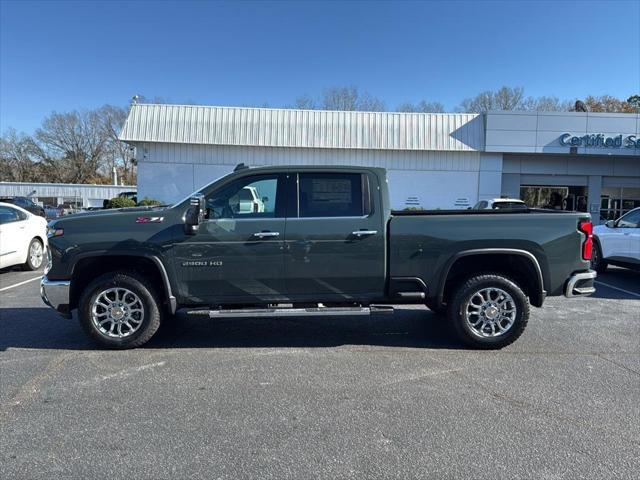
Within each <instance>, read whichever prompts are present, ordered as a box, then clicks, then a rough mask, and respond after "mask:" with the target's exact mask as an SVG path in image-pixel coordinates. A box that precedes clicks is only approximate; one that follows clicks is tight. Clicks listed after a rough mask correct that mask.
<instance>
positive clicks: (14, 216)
mask: <svg viewBox="0 0 640 480" xmlns="http://www.w3.org/2000/svg"><path fill="white" fill-rule="evenodd" d="M20 213H22V212H19V211H18V210H16V209H15V208H10V207H0V225H4V224H5V223H13V222H19V221H20V220H24V219H23V218H22V216H21V215H20ZM25 217H26V215H25Z"/></svg>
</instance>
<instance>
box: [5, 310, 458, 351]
mask: <svg viewBox="0 0 640 480" xmlns="http://www.w3.org/2000/svg"><path fill="white" fill-rule="evenodd" d="M0 331H1V334H0V351H4V350H7V349H8V348H34V349H53V350H58V349H64V350H98V349H100V347H99V346H97V345H96V344H94V343H93V342H92V341H91V340H89V339H88V338H87V337H86V336H85V334H84V332H83V331H82V329H81V328H80V326H79V324H78V322H77V321H76V320H75V319H74V320H67V319H64V318H60V317H58V316H57V315H56V314H55V313H53V312H52V311H50V309H48V308H4V309H0ZM342 345H363V346H382V347H414V348H433V349H443V348H446V349H460V348H465V347H464V346H463V345H462V344H461V343H459V342H458V341H457V340H456V338H455V337H454V335H453V334H452V333H451V332H450V331H449V328H448V326H447V322H446V320H445V319H444V318H443V317H441V316H438V315H436V314H434V313H433V312H430V311H429V310H427V309H416V308H397V309H396V312H395V314H393V315H378V314H374V315H372V316H371V317H354V316H352V317H349V316H344V317H318V318H315V317H311V318H309V317H305V318H302V317H300V318H275V319H273V318H269V319H266V318H256V319H231V318H230V319H216V320H209V319H206V318H205V319H198V318H189V317H186V316H184V315H178V316H176V317H173V318H170V319H169V320H168V321H167V322H165V324H163V325H162V327H161V328H160V330H159V331H158V332H157V333H156V335H155V336H154V337H153V338H152V339H151V341H150V342H149V343H148V344H147V345H145V346H144V347H143V348H146V349H155V348H176V349H179V348H265V347H279V348H287V347H292V348H293V347H295V348H305V347H309V348H314V347H316V348H322V347H338V346H342Z"/></svg>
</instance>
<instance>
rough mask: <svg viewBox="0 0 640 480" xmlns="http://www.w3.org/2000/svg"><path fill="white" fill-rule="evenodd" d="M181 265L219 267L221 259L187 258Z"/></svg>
mask: <svg viewBox="0 0 640 480" xmlns="http://www.w3.org/2000/svg"><path fill="white" fill-rule="evenodd" d="M181 265H182V266H183V267H221V266H222V260H187V261H184V262H182V264H181Z"/></svg>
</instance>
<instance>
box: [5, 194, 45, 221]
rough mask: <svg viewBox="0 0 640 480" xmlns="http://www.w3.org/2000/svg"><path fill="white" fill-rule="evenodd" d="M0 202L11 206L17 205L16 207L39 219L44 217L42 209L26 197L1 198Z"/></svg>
mask: <svg viewBox="0 0 640 480" xmlns="http://www.w3.org/2000/svg"><path fill="white" fill-rule="evenodd" d="M0 202H3V203H12V204H13V205H17V206H18V207H20V208H22V209H24V210H26V211H28V212H31V213H33V214H34V215H38V216H40V217H45V216H46V215H45V211H44V208H42V207H41V206H40V205H38V204H37V203H35V202H34V201H33V200H31V199H30V198H28V197H2V198H0Z"/></svg>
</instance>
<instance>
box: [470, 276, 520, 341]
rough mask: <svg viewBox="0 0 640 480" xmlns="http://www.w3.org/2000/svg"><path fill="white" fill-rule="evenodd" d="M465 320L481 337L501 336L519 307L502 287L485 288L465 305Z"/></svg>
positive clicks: (511, 323) (511, 322)
mask: <svg viewBox="0 0 640 480" xmlns="http://www.w3.org/2000/svg"><path fill="white" fill-rule="evenodd" d="M464 311H465V320H466V322H467V325H468V326H469V328H470V330H471V332H472V333H473V334H474V335H476V336H478V337H481V338H490V337H499V336H501V335H504V334H505V333H507V332H508V331H509V330H510V329H511V327H512V326H513V324H514V322H515V321H516V315H517V313H518V309H517V307H516V303H515V301H514V300H513V297H512V296H511V295H509V294H508V293H507V292H505V291H504V290H502V289H501V288H494V287H490V288H483V289H482V290H478V291H477V292H475V293H474V294H473V295H471V297H470V298H469V300H468V301H467V303H466V304H465V307H464Z"/></svg>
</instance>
